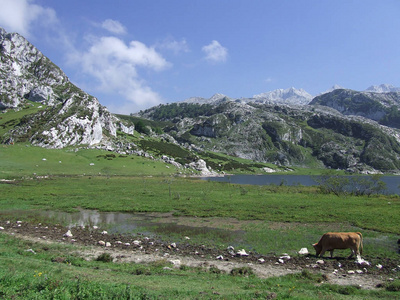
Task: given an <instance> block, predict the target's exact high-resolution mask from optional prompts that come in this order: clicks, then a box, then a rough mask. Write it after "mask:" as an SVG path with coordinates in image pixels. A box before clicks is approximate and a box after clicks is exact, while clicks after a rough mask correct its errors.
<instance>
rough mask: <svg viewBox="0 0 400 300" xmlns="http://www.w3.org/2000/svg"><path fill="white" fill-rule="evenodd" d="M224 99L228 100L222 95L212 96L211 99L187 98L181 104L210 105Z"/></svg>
mask: <svg viewBox="0 0 400 300" xmlns="http://www.w3.org/2000/svg"><path fill="white" fill-rule="evenodd" d="M224 99H229V100H230V98H229V97H227V96H225V95H223V94H219V93H217V94H214V95H213V96H212V97H211V98H209V99H206V98H202V97H191V98H188V99H186V100H183V101H182V102H184V103H195V104H210V103H217V102H220V101H221V100H224Z"/></svg>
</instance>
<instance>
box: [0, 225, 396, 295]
mask: <svg viewBox="0 0 400 300" xmlns="http://www.w3.org/2000/svg"><path fill="white" fill-rule="evenodd" d="M1 228H2V229H1ZM0 231H1V232H3V233H7V234H12V235H14V236H15V237H17V238H22V239H26V240H30V241H32V242H37V243H65V244H68V243H73V244H75V245H77V246H86V247H79V248H78V249H79V250H78V253H77V254H78V255H80V256H82V257H84V258H85V259H88V260H89V259H94V258H97V257H98V256H99V255H100V254H102V253H104V252H107V253H110V255H111V256H112V257H113V261H114V262H115V263H119V262H136V263H148V262H152V261H159V260H166V261H169V262H170V263H171V268H173V267H179V266H181V265H186V266H190V267H207V268H209V267H216V268H218V269H220V270H222V271H225V272H227V273H229V272H231V270H232V269H234V268H240V267H250V268H251V269H252V270H253V272H254V273H255V274H256V275H257V276H259V277H262V278H267V277H273V276H282V275H286V274H290V273H296V272H301V271H302V270H308V271H310V272H319V273H322V274H323V275H324V278H325V279H326V282H329V283H332V284H340V285H355V286H359V287H361V288H365V289H374V288H377V286H379V285H381V284H382V283H384V282H386V281H388V280H392V279H395V278H399V275H400V263H399V262H397V261H391V260H389V259H382V260H381V261H380V263H379V264H378V263H377V262H376V261H374V263H370V264H359V263H356V262H355V261H354V260H348V259H344V258H336V259H322V260H321V259H317V258H315V256H313V255H297V256H295V257H289V256H287V255H282V256H262V255H258V254H256V253H251V252H249V253H242V255H240V254H238V250H239V249H236V250H235V249H226V250H223V251H221V250H218V249H213V248H209V247H205V246H204V245H191V244H189V243H178V244H175V243H167V242H165V241H160V240H156V239H150V238H148V237H145V236H143V235H137V236H126V235H111V234H108V233H106V232H103V231H101V230H99V229H97V228H93V229H90V230H89V229H88V228H72V229H71V230H69V231H68V229H67V228H65V227H63V226H60V225H54V226H44V225H42V224H29V223H24V222H10V221H0Z"/></svg>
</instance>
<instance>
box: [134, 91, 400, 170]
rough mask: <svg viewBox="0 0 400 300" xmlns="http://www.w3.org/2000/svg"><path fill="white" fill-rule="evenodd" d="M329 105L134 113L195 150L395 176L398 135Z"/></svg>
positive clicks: (219, 105)
mask: <svg viewBox="0 0 400 300" xmlns="http://www.w3.org/2000/svg"><path fill="white" fill-rule="evenodd" d="M345 92H348V91H347V90H342V91H341V90H336V91H333V92H332V93H334V94H330V93H328V94H327V95H330V96H332V95H335V93H345ZM349 93H350V92H349ZM349 95H353V93H352V92H351V93H350V94H349ZM321 97H322V96H321ZM325 97H328V96H325ZM386 97H389V96H387V95H386ZM389 98H390V97H389ZM240 100H243V99H240ZM348 101H350V102H351V101H352V100H351V99H348ZM313 102H314V100H313ZM316 102H317V101H316ZM333 102H334V101H333ZM331 106H332V107H329V106H325V105H323V104H322V103H321V104H318V103H315V104H311V105H303V106H298V105H297V106H296V105H283V104H276V103H275V104H270V103H257V102H254V101H237V100H235V99H231V100H229V99H228V98H226V99H225V101H222V102H214V103H213V102H209V103H205V104H198V103H173V104H169V105H159V106H157V107H154V108H151V109H148V110H146V111H143V112H141V113H140V114H139V115H140V116H141V117H143V118H146V119H151V120H154V121H164V122H169V125H168V126H165V127H164V130H165V132H166V133H168V134H169V135H170V136H171V137H173V138H174V139H175V140H176V141H177V142H178V143H179V144H181V145H183V146H185V147H186V148H188V149H195V150H196V151H204V150H208V151H214V152H220V153H225V154H227V155H231V156H237V157H241V158H247V159H251V160H254V161H258V162H269V163H274V164H276V165H281V166H301V167H327V168H333V169H345V170H348V171H350V172H361V173H368V172H370V173H373V172H377V171H384V172H395V173H397V172H398V170H399V169H400V162H399V161H398V160H399V158H400V132H399V131H398V130H397V129H396V128H391V127H387V126H383V125H381V124H379V123H377V122H376V121H374V120H371V119H367V118H366V117H362V116H359V115H355V114H352V115H351V114H347V115H346V114H343V113H341V112H340V111H339V110H337V108H339V107H337V106H335V105H331Z"/></svg>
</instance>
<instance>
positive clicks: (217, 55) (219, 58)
mask: <svg viewBox="0 0 400 300" xmlns="http://www.w3.org/2000/svg"><path fill="white" fill-rule="evenodd" d="M202 50H203V52H204V53H205V54H206V59H207V60H208V61H211V62H225V61H226V59H227V57H228V49H226V48H225V47H223V46H222V45H221V44H220V43H219V42H218V41H215V40H214V41H212V42H211V43H210V44H209V45H207V46H204V47H203V48H202Z"/></svg>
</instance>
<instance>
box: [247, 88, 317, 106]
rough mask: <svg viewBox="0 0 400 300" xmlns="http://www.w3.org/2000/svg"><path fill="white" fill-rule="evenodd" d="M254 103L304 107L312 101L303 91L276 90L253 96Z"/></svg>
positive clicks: (293, 89) (291, 89)
mask: <svg viewBox="0 0 400 300" xmlns="http://www.w3.org/2000/svg"><path fill="white" fill-rule="evenodd" d="M253 98H254V99H255V102H258V103H281V104H292V105H305V104H308V103H310V101H311V100H312V99H313V96H311V95H310V94H309V93H307V92H306V91H305V90H303V89H295V88H293V87H291V88H289V89H286V90H284V89H278V90H274V91H271V92H267V93H262V94H258V95H254V96H253Z"/></svg>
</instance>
